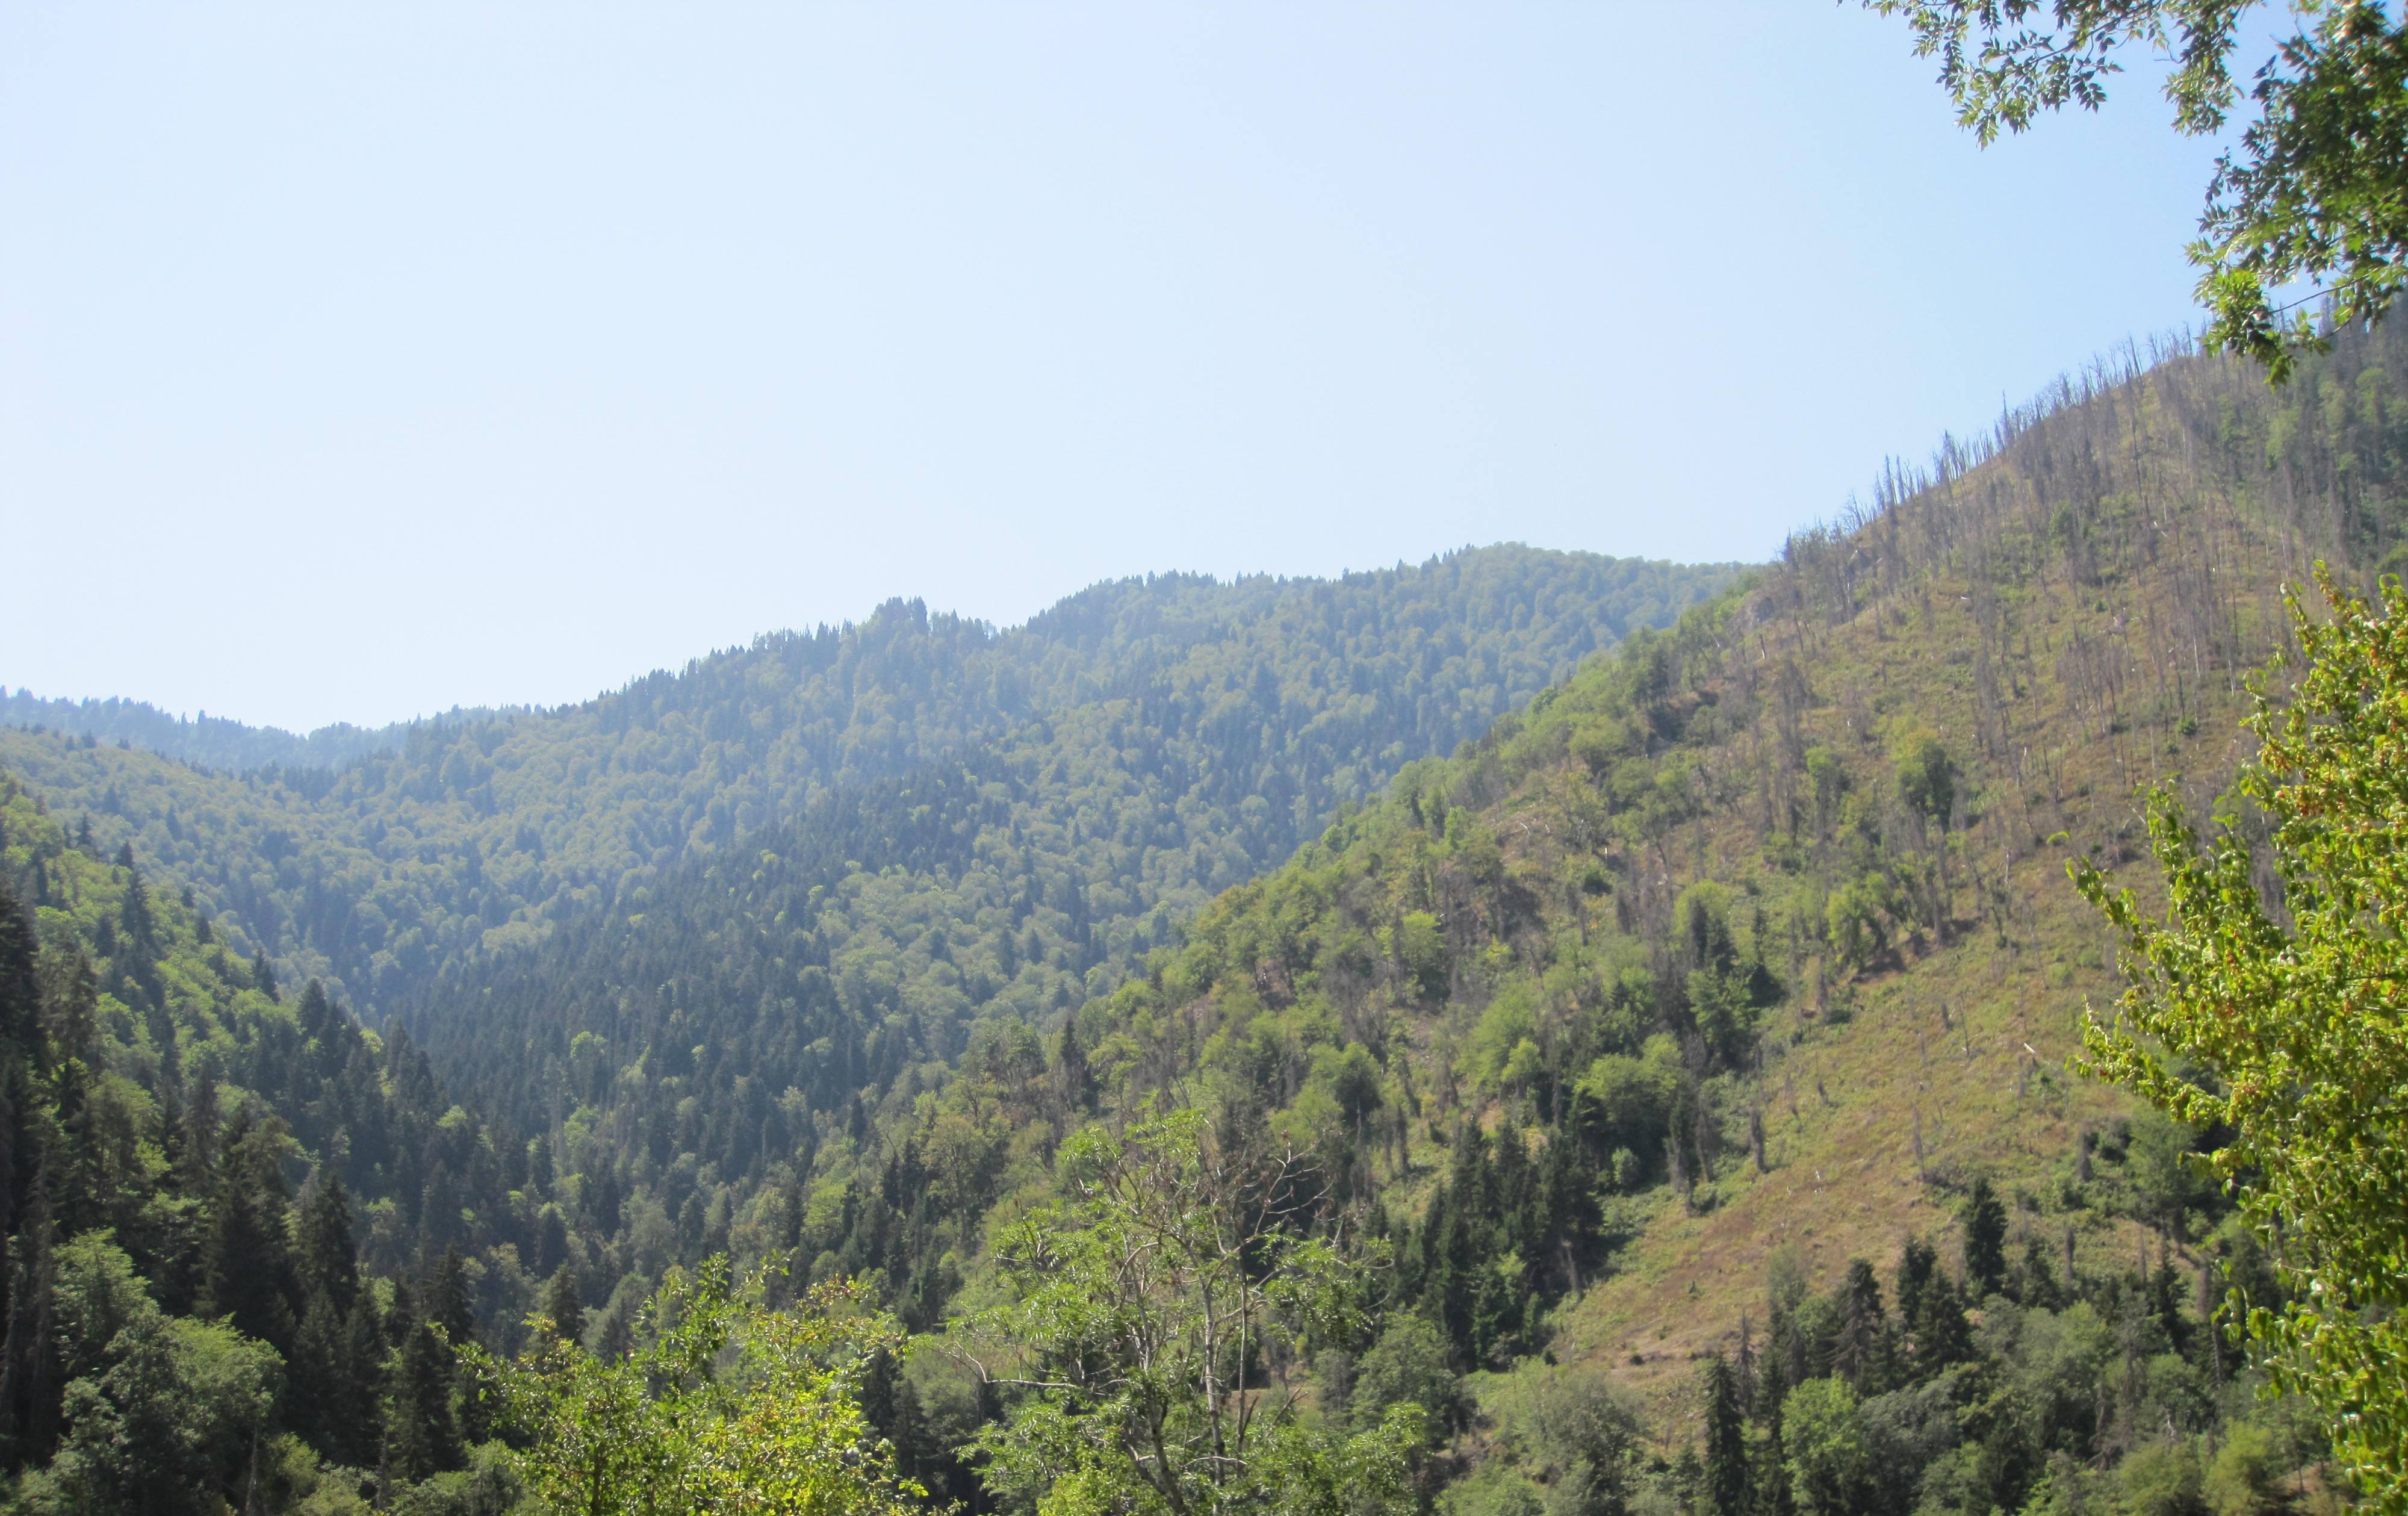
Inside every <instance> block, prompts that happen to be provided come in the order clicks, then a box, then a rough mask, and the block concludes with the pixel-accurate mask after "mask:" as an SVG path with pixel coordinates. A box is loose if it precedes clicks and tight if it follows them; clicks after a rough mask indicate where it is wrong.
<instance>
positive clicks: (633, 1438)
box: [473, 1257, 926, 1516]
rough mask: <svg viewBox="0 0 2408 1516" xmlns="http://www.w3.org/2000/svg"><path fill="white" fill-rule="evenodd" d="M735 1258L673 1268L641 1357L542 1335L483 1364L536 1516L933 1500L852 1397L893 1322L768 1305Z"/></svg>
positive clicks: (546, 1329)
mask: <svg viewBox="0 0 2408 1516" xmlns="http://www.w3.org/2000/svg"><path fill="white" fill-rule="evenodd" d="M766 1287H767V1278H766V1276H763V1275H759V1274H756V1275H755V1276H754V1277H753V1279H751V1280H748V1281H747V1282H746V1284H745V1286H744V1287H743V1288H741V1289H740V1290H739V1289H737V1288H734V1287H732V1286H731V1283H730V1276H729V1269H728V1264H727V1260H726V1259H725V1258H724V1257H718V1258H713V1259H710V1260H709V1261H708V1262H706V1263H705V1264H704V1265H703V1266H701V1267H700V1268H699V1269H696V1270H695V1271H694V1272H693V1273H691V1274H689V1273H687V1272H685V1271H684V1270H682V1269H676V1270H672V1271H671V1272H670V1274H669V1276H668V1278H667V1280H665V1281H664V1282H663V1284H662V1286H661V1289H660V1292H659V1293H658V1294H656V1295H654V1296H653V1298H652V1302H651V1304H650V1305H649V1306H647V1307H646V1308H645V1311H644V1316H643V1320H642V1322H641V1323H640V1327H639V1330H640V1333H641V1337H642V1339H643V1340H642V1345H641V1346H639V1347H638V1349H637V1350H636V1351H634V1352H629V1353H627V1354H626V1355H625V1356H624V1357H597V1356H595V1354H593V1353H590V1352H586V1351H585V1349H584V1348H583V1347H581V1346H580V1345H579V1344H577V1343H576V1342H575V1341H573V1340H571V1339H570V1338H569V1337H568V1336H567V1334H566V1333H564V1332H562V1331H561V1330H560V1329H559V1327H560V1323H556V1322H552V1321H550V1320H546V1321H544V1322H542V1323H540V1328H541V1329H540V1330H539V1331H538V1334H537V1337H536V1345H535V1347H534V1348H533V1349H532V1350H531V1351H530V1352H529V1353H528V1354H527V1355H526V1356H524V1357H523V1358H522V1359H520V1360H518V1361H516V1362H506V1361H503V1360H499V1359H496V1358H493V1357H491V1356H488V1355H486V1354H483V1353H477V1354H474V1355H473V1360H474V1362H475V1364H476V1366H478V1367H479V1368H480V1369H481V1370H482V1371H483V1373H484V1374H485V1375H486V1376H487V1377H488V1379H489V1381H490V1383H491V1384H492V1385H493V1386H494V1389H495V1393H497V1394H498V1396H499V1398H500V1400H501V1402H502V1405H503V1415H502V1421H503V1428H504V1430H505V1431H507V1432H508V1433H509V1434H510V1435H511V1437H513V1439H514V1440H518V1441H520V1442H522V1443H523V1452H517V1453H516V1454H514V1455H513V1457H512V1459H511V1462H512V1463H513V1464H514V1465H515V1466H516V1467H517V1469H518V1470H519V1472H520V1475H521V1477H522V1479H523V1480H524V1482H525V1487H526V1490H527V1493H528V1495H529V1496H530V1498H531V1500H532V1501H533V1503H534V1505H535V1507H536V1509H539V1510H543V1511H548V1512H554V1513H558V1516H620V1513H622V1512H624V1513H626V1516H637V1513H641V1516H682V1513H686V1512H694V1513H697V1516H698V1513H701V1512H714V1513H725V1516H839V1513H844V1516H880V1513H882V1512H896V1511H901V1510H904V1509H910V1505H909V1497H910V1496H913V1495H925V1494H926V1492H925V1491H924V1490H922V1489H920V1488H919V1487H918V1486H917V1485H914V1484H912V1483H910V1481H909V1480H904V1479H902V1478H900V1477H899V1476H897V1475H896V1472H895V1460H894V1452H893V1450H892V1449H891V1448H890V1447H888V1446H887V1445H886V1444H885V1443H884V1442H882V1440H880V1439H879V1438H878V1437H877V1436H876V1435H875V1433H874V1432H873V1431H872V1430H871V1429H870V1427H869V1425H868V1423H867V1421H865V1420H864V1418H863V1416H862V1410H861V1404H860V1400H859V1397H858V1393H857V1392H858V1388H859V1383H860V1380H861V1378H862V1375H863V1373H864V1371H865V1370H866V1368H867V1365H868V1364H869V1362H870V1361H871V1359H872V1357H873V1356H874V1355H875V1354H877V1353H879V1352H884V1351H889V1350H891V1349H892V1348H893V1347H894V1346H895V1345H896V1340H897V1339H896V1336H895V1333H894V1329H893V1326H892V1324H891V1323H887V1322H885V1321H884V1320H882V1319H880V1318H876V1317H870V1316H864V1315H862V1314H860V1313H859V1312H857V1311H856V1310H854V1309H853V1305H854V1293H853V1291H851V1290H850V1289H847V1288H845V1287H843V1286H839V1285H827V1286H823V1287H822V1288H820V1289H819V1290H816V1291H814V1292H812V1294H811V1295H810V1298H809V1299H807V1300H806V1301H804V1302H803V1304H802V1307H801V1309H794V1310H779V1309H771V1308H770V1307H769V1306H768V1305H767V1303H766V1296H767V1290H766Z"/></svg>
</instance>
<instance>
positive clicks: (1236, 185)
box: [0, 0, 2211, 727]
mask: <svg viewBox="0 0 2408 1516" xmlns="http://www.w3.org/2000/svg"><path fill="white" fill-rule="evenodd" d="M1701 18H1711V19H1710V20H1709V21H1702V22H1701ZM1930 75H1931V68H1930V65H1929V64H1927V63H1925V62H1922V61H1920V60H1917V59H1914V58H1913V57H1912V56H1911V55H1910V53H1909V50H1908V48H1907V44H1906V40H1905V36H1904V34H1903V32H1902V31H1901V30H1900V29H1899V26H1898V25H1897V23H1895V22H1888V21H1880V20H1878V19H1875V18H1871V17H1868V16H1865V15H1863V14H1861V13H1860V12H1858V11H1856V9H1854V8H1853V7H1845V8H1843V7H1837V6H1834V5H1832V4H1828V3H1825V0H1756V3H1738V4H1725V5H1719V6H1713V7H1703V6H1688V5H1681V6H1663V5H1656V6H1647V7H1641V6H1637V5H1623V4H1607V3H1598V0H1590V3H1585V4H1570V3H1555V4H1505V3H1498V4H1479V5H1467V4H1462V3H1460V0H1456V3H1452V4H1440V5H1410V4H1398V3H1395V0H1382V3H1379V4H1362V5H1339V4H1317V3H1305V4H1297V3H1293V0H1289V3H1282V4H1276V5H1270V4H1261V5H1257V4H1230V3H1226V0H1214V3H1211V4H1195V5H1168V4H1154V3H1150V0H1112V3H1108V4H1094V5H1073V4H1052V3H1039V0H1028V3H1018V0H1015V3H1011V4H1003V5H971V4H957V5H950V6H942V7H931V6H924V5H913V4H892V3H880V4H874V5H873V4H867V3H862V4H851V3H848V4H839V5H828V6H806V5H798V4H793V3H779V4H763V5H757V6H745V5H712V4H695V5H683V4H681V5H654V6H650V7H622V6H610V5H595V4H589V3H582V0H581V3H576V4H557V5H554V4H540V3H534V0H509V3H506V4H492V3H483V0H480V3H477V4H440V3H437V4H425V3H413V4H409V5H401V4H383V5H366V4H346V5H339V6H328V5H322V4H308V5H300V4H295V5H290V6H257V5H244V4H229V5H211V6H181V5H178V6H170V5H157V6H123V5H94V4H89V3H83V0H78V3H74V4H68V3H65V0H16V3H14V4H11V5H9V6H7V7H6V8H5V9H0V556H5V558H6V560H7V566H6V568H5V580H0V582H5V583H6V585H7V593H6V594H5V595H0V683H5V684H7V685H9V686H11V687H18V686H30V687H32V688H33V689H35V690H36V691H37V692H39V693H41V694H65V695H83V694H127V695H134V696H138V697H143V698H148V699H151V700H155V701H158V702H160V703H161V704H163V705H165V706H167V707H169V708H174V709H182V710H191V709H194V708H207V709H208V710H210V711H212V712H215V713H218V714H221V715H228V716H235V717H238V718H241V719H244V720H249V721H257V722H276V723H279V724H284V725H288V726H294V727H307V726H309V725H313V724H316V723H319V722H326V721H331V720H336V719H347V720H353V721H360V722H377V721H383V720H388V719H392V718H395V717H400V716H405V715H409V714H411V713H414V712H419V711H423V710H427V709H433V708H441V707H445V706H449V705H452V704H453V703H455V702H459V703H469V704H473V703H480V702H501V701H530V700H531V701H539V702H553V701H559V700H564V699H572V698H579V697H582V696H584V695H586V694H592V693H593V692H595V690H597V689H600V688H602V687H605V686H611V685H616V684H617V683H619V682H621V681H622V680H623V679H625V678H626V677H627V676H629V675H631V674H635V673H639V672H641V671H643V670H645V669H648V668H651V667H653V666H656V665H673V664H676V663H678V662H681V661H682V660H683V659H684V658H686V657H687V656H689V655H692V654H694V653H697V652H700V651H705V650H707V649H709V648H710V647H712V646H714V645H723V644H726V643H729V642H734V641H740V640H743V639H745V638H747V637H749V636H751V635H752V634H753V633H755V632H758V631H763V630H767V629H770V628H775V627H781V626H789V625H801V624H809V623H811V622H819V621H839V620H844V619H848V618H857V617H859V616H861V615H863V614H865V613H866V612H867V611H868V610H869V609H870V608H872V607H873V606H874V605H875V604H876V603H877V602H878V601H879V600H881V599H882V598H883V597H885V596H888V595H891V594H916V595H921V596H924V597H925V598H926V599H927V600H928V601H929V603H930V604H931V605H933V606H936V607H939V608H958V609H960V610H963V611H966V612H968V613H971V614H974V615H977V616H981V617H984V618H987V619H990V620H993V621H996V622H1015V621H1018V620H1020V619H1022V618H1024V617H1025V616H1027V615H1028V614H1029V613H1031V612H1033V611H1035V610H1037V609H1039V608H1041V607H1042V606H1044V605H1045V604H1047V603H1049V602H1051V601H1052V600H1054V599H1055V598H1056V597H1058V596H1060V595H1062V594H1066V593H1068V592H1069V591H1071V590H1074V589H1077V588H1078V587H1079V586H1081V585H1082V584H1085V583H1088V582H1091V581H1093V580H1095V579H1101V578H1105V577H1109V576H1115V575H1121V574H1127V573H1137V572H1143V571H1145V570H1149V569H1170V568H1183V569H1202V570H1207V571H1210V572H1213V573H1219V574H1227V573H1233V572H1239V571H1254V570H1269V571H1274V572H1279V573H1291V574H1296V573H1302V574H1326V573H1331V572H1335V571H1338V570H1340V569H1343V568H1347V567H1350V566H1351V567H1363V566H1369V565H1382V564H1388V563H1393V562H1395V561H1397V560H1398V559H1399V558H1402V559H1412V560H1417V559H1420V558H1422V557H1424V556H1426V555H1427V554H1429V553H1431V552H1434V551H1441V550H1444V549H1447V548H1450V547H1454V546H1457V545H1460V544H1463V543H1467V542H1491V541H1498V540H1505V539H1514V540H1522V541H1527V542H1531V543H1535V544H1541V545H1545V546H1551V547H1564V548H1586V549H1594V550H1597V551H1604V552H1613V553H1637V554H1645V555H1649V556H1658V557H1673V558H1684V559H1703V558H1761V557H1765V556H1767V555H1769V554H1770V553H1771V552H1772V551H1774V550H1775V549H1776V548H1777V547H1778V545H1779V543H1780V541H1781V538H1782V536H1783V535H1784V533H1785V532H1786V531H1787V530H1788V529H1790V528H1791V527H1793V526H1795V525H1798V524H1799V523H1801V522H1805V521H1808V520H1810V519H1813V518H1815V517H1818V516H1822V515H1826V514H1828V513H1829V512H1831V511H1832V510H1834V509H1835V508H1838V507H1839V506H1840V505H1841V503H1842V501H1843V500H1844V499H1845V497H1846V496H1847V494H1848V493H1849V492H1850V491H1852V490H1858V489H1861V488H1863V486H1864V483H1865V481H1866V480H1868V479H1870V478H1871V476H1872V474H1873V473H1874V471H1875V469H1876V468H1877V466H1878V465H1879V464H1880V461H1881V459H1882V458H1883V456H1884V455H1885V454H1886V453H1902V454H1907V455H1910V456H1915V457H1921V456H1925V455H1927V454H1928V451H1929V449H1930V448H1931V446H1932V445H1933V443H1934V442H1935V441H1936V440H1937V438H1938V436H1939V434H1940V433H1941V432H1942V430H1943V429H1957V430H1967V429H1974V428H1979V427H1981V426H1983V425H1984V424H1985V423H1986V422H1987V421H1988V420H1989V418H1991V417H1992V416H1993V415H1995V413H1996V411H1997V409H1998V407H1999V404H2000V398H2001V396H2011V397H2014V398H2015V399H2018V400H2019V399H2022V398H2024V397H2025V396H2026V395H2028V393H2031V392H2033V391H2035V390H2036V389H2038V388H2039V387H2040V386H2042V384H2043V383H2045V382H2046V381H2047V380H2048V379H2050V377H2051V376H2052V375H2054V374H2055V373H2056V372H2057V371H2058V370H2059V369H2061V368H2063V367H2066V366H2069V365H2078V364H2080V363H2081V362H2083V361H2084V360H2085V359H2086V358H2087V357H2089V356H2090V355H2091V354H2092V353H2093V352H2095V351H2097V350H2100V349H2101V348H2103V347H2107V346H2110V345H2113V344H2115V343H2117V342H2120V341H2121V340H2123V339H2124V338H2125V337H2126V336H2128V335H2132V334H2146V333H2148V332H2150V331H2153V330H2162V329H2164V328H2167V327H2170V326H2172V325H2175V324H2178V323H2182V322H2187V321H2188V320H2190V318H2191V307H2190V302H2189V286H2190V279H2191V276H2190V272H2189V270H2188V269H2187V267H2186V265H2185V264H2184V262H2183V258H2182V253H2181V247H2182V243H2183V242H2184V240H2185V238H2186V235H2187V233H2188V231H2189V228H2190V227H2191V225H2192V222H2193V221H2194V219H2195V216H2196V212H2197V208H2198V204H2199V197H2200V189H2201V187H2202V185H2203V183H2204V179H2205V175H2206V172H2207V164H2208V161H2209V158H2210V156H2211V153H2210V150H2209V149H2208V148H2207V147H2205V146H2204V145H2201V144H2199V143H2195V142H2188V141H2185V140H2183V139H2181V138H2178V137H2176V136H2174V135H2173V134H2172V132H2171V129H2170V128H2169V126H2168V125H2167V122H2166V112H2165V109H2164V107H2163V106H2162V104H2161V102H2160V101H2159V100H2158V99H2157V96H2156V93H2155V89H2154V85H2153V84H2151V83H2149V82H2146V81H2145V80H2142V79H2136V80H2133V81H2129V82H2128V83H2127V84H2126V85H2125V87H2124V88H2123V90H2122V91H2121V93H2119V94H2118V95H2117V97H2116V98H2115V99H2114V101H2113V102H2112V103H2111V106H2110V108H2109V110H2108V111H2107V112H2106V113H2105V114H2104V115H2102V116H2100V117H2092V118H2080V119H2065V120H2059V121H2056V122H2050V123H2048V125H2047V126H2046V127H2045V129H2044V130H2042V131H2041V132H2039V133H2037V134H2035V135H2033V136H2028V137H2025V138H2022V139H2019V140H2014V141H2010V142H2007V143H2004V144H2002V145H2000V146H1999V147H1996V148H1993V149H1992V150H1988V151H1986V152H1984V151H1981V150H1977V149H1976V148H1975V147H1974V145H1973V144H1972V142H1971V140H1970V139H1969V138H1967V137H1965V136H1962V135H1961V134H1959V133H1958V132H1957V129H1956V128H1955V126H1954V125H1953V123H1952V122H1951V119H1950V114H1949V110H1948V107H1947V105H1946V102H1945V101H1944V100H1943V98H1942V96H1941V94H1940V93H1939V92H1938V91H1937V89H1936V88H1935V87H1934V86H1933V84H1932V83H1931V79H1930Z"/></svg>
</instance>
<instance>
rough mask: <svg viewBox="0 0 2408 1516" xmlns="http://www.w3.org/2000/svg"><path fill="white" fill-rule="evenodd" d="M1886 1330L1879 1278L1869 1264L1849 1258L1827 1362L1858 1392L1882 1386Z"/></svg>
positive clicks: (1878, 1392)
mask: <svg viewBox="0 0 2408 1516" xmlns="http://www.w3.org/2000/svg"><path fill="white" fill-rule="evenodd" d="M1888 1333H1889V1318H1888V1316H1887V1315H1886V1314H1885V1312H1884V1311H1883V1309H1882V1296H1881V1281H1880V1280H1876V1279H1874V1278H1873V1266H1872V1265H1871V1264H1869V1263H1866V1262H1865V1261H1864V1260H1863V1259H1861V1258H1857V1259H1853V1260H1851V1261H1850V1262H1849V1264H1848V1276H1847V1279H1846V1280H1845V1281H1844V1282H1843V1283H1842V1285H1841V1286H1840V1330H1839V1334H1838V1336H1837V1337H1835V1338H1834V1339H1833V1341H1832V1345H1831V1366H1832V1367H1833V1368H1834V1369H1835V1370H1837V1371H1838V1373H1839V1375H1840V1377H1841V1378H1842V1379H1843V1380H1847V1381H1848V1384H1849V1387H1850V1388H1852V1389H1854V1390H1856V1393H1858V1394H1880V1393H1881V1391H1882V1390H1883V1389H1884V1388H1885V1385H1884V1384H1883V1382H1882V1381H1883V1380H1884V1379H1885V1377H1886V1376H1885V1374H1884V1373H1883V1368H1884V1359H1885V1357H1886V1356H1887V1354H1886V1352H1885V1349H1886V1348H1887V1346H1888V1342H1887V1337H1888Z"/></svg>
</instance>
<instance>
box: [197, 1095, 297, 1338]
mask: <svg viewBox="0 0 2408 1516" xmlns="http://www.w3.org/2000/svg"><path fill="white" fill-rule="evenodd" d="M277 1135H278V1134H277V1133H276V1132H275V1131H273V1130H272V1129H270V1128H269V1127H266V1126H264V1125H262V1124H261V1123H260V1122H259V1120H258V1118H257V1117H256V1116H255V1115H254V1114H253V1113H252V1111H251V1108H250V1107H249V1106H247V1105H246V1106H244V1107H243V1108H241V1109H240V1110H238V1111H236V1114H235V1118H234V1120H233V1122H232V1123H229V1124H228V1126H227V1128H226V1134H225V1144H224V1151H223V1153H222V1156H221V1158H220V1159H219V1162H218V1183H217V1190H216V1193H215V1194H214V1195H212V1196H211V1204H210V1217H209V1221H210V1227H209V1240H208V1251H207V1254H206V1266H205V1269H204V1275H203V1277H204V1280H205V1281H206V1282H205V1284H204V1287H203V1296H204V1311H205V1313H206V1314H208V1315H212V1316H230V1317H232V1318H233V1319H234V1325H235V1329H236V1331H239V1332H241V1333H243V1334H244V1335H245V1336H247V1337H257V1338H259V1339H260V1340H261V1341H263V1342H265V1343H266V1344H268V1345H269V1346H270V1347H272V1348H274V1349H276V1350H277V1351H278V1352H287V1351H289V1350H290V1349H291V1348H292V1346H293V1334H294V1330H295V1329H296V1328H297V1326H298V1324H299V1323H297V1322H296V1321H295V1319H294V1310H293V1303H294V1295H295V1294H297V1291H296V1289H295V1281H294V1270H293V1248H292V1241H291V1233H290V1232H289V1231H288V1226H289V1223H288V1220H287V1212H288V1205H287V1201H286V1197H285V1192H284V1167H283V1162H282V1159H281V1158H280V1156H279V1154H278V1152H277V1145H276V1137H277Z"/></svg>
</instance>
